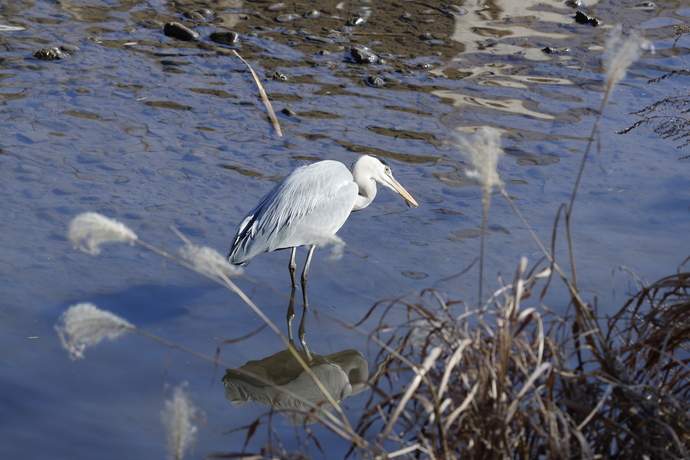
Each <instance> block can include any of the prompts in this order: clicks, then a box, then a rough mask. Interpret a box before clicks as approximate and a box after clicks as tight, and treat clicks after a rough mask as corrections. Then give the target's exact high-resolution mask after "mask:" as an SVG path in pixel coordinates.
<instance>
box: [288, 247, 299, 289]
mask: <svg viewBox="0 0 690 460" xmlns="http://www.w3.org/2000/svg"><path fill="white" fill-rule="evenodd" d="M296 251H297V248H292V249H290V262H288V270H290V280H291V281H292V289H293V291H294V289H295V288H296V287H297V283H296V282H295V271H297V264H296V263H295V252H296Z"/></svg>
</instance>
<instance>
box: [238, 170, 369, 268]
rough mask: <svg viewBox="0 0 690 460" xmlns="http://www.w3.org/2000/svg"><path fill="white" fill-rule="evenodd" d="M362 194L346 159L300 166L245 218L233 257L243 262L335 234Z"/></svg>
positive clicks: (311, 242) (239, 230)
mask: <svg viewBox="0 0 690 460" xmlns="http://www.w3.org/2000/svg"><path fill="white" fill-rule="evenodd" d="M357 193H358V186H357V184H355V183H354V182H353V180H352V174H351V173H350V171H348V169H347V168H346V167H345V166H344V165H343V164H342V163H338V162H335V161H321V162H318V163H314V164H312V165H309V166H304V167H302V168H298V169H296V170H295V171H293V172H292V173H291V174H290V175H288V176H287V177H285V179H283V180H282V181H281V182H280V183H279V184H278V185H276V187H274V188H273V189H272V190H271V191H270V192H268V193H267V194H266V195H265V196H264V197H263V198H262V199H261V201H260V202H259V204H257V205H256V206H255V207H254V209H252V210H251V211H250V212H249V213H248V214H247V216H246V217H245V218H244V219H243V220H242V223H241V224H240V225H239V226H238V228H237V232H236V234H235V237H234V238H233V242H232V246H231V248H230V253H229V254H228V259H229V260H230V262H231V263H234V264H241V263H244V262H247V261H248V260H250V259H251V258H253V257H254V256H256V255H258V254H260V253H262V252H267V251H275V250H277V249H284V248H290V247H295V246H303V245H309V244H313V243H314V242H315V239H316V238H318V235H319V234H320V233H323V234H327V235H333V234H335V232H337V231H338V229H340V227H341V226H342V225H343V224H344V223H345V221H346V220H347V217H348V216H349V215H350V212H351V211H352V208H353V207H354V203H355V200H356V198H357Z"/></svg>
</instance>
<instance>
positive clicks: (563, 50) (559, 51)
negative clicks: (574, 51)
mask: <svg viewBox="0 0 690 460" xmlns="http://www.w3.org/2000/svg"><path fill="white" fill-rule="evenodd" d="M542 51H543V52H544V53H546V54H563V53H569V52H570V48H551V47H550V46H547V47H546V48H542Z"/></svg>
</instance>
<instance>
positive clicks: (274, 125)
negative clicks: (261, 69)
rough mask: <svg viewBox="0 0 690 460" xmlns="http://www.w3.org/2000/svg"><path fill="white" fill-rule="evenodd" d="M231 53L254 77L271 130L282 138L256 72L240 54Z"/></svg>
mask: <svg viewBox="0 0 690 460" xmlns="http://www.w3.org/2000/svg"><path fill="white" fill-rule="evenodd" d="M232 52H233V53H235V56H237V57H238V58H240V60H241V61H242V62H244V64H245V65H246V66H247V68H248V69H249V71H250V72H251V73H252V77H254V82H255V83H256V86H257V87H258V88H259V94H261V100H262V101H264V105H265V106H266V111H267V112H268V117H269V118H270V119H271V122H272V123H273V128H274V129H275V130H276V133H278V136H279V137H283V133H282V132H281V130H280V124H279V123H278V118H276V114H275V112H273V107H272V106H271V101H269V100H268V96H267V95H266V91H264V87H263V85H262V84H261V81H260V80H259V77H258V75H256V72H254V69H252V66H250V65H249V63H248V62H247V61H245V60H244V59H243V58H242V56H240V54H239V53H238V52H237V51H235V50H232Z"/></svg>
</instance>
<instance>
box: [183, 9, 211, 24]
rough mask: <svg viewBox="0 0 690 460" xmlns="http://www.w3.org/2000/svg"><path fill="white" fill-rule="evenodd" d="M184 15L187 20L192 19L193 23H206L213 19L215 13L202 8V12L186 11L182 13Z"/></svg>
mask: <svg viewBox="0 0 690 460" xmlns="http://www.w3.org/2000/svg"><path fill="white" fill-rule="evenodd" d="M182 15H183V16H184V17H185V18H187V19H191V20H192V21H206V20H208V19H211V17H212V16H213V12H212V11H211V10H209V9H208V8H202V9H200V10H194V11H185V12H184V13H182Z"/></svg>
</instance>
